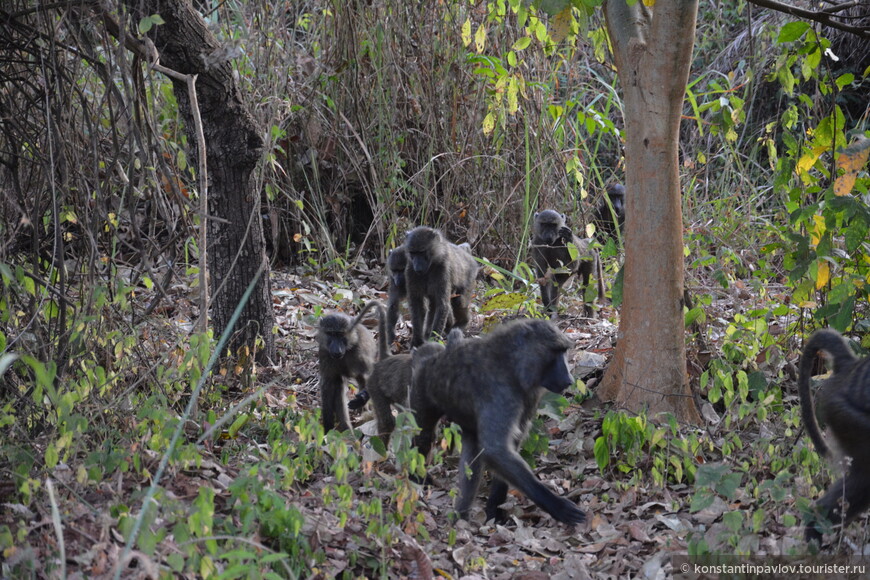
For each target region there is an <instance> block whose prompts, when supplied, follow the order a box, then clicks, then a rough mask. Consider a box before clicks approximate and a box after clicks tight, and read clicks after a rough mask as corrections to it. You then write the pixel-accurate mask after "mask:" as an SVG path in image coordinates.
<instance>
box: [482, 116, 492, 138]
mask: <svg viewBox="0 0 870 580" xmlns="http://www.w3.org/2000/svg"><path fill="white" fill-rule="evenodd" d="M493 129H495V113H494V112H492V111H490V112H489V113H487V115H486V117H484V118H483V132H484V134H486V135H489V134H490V133H492V130H493Z"/></svg>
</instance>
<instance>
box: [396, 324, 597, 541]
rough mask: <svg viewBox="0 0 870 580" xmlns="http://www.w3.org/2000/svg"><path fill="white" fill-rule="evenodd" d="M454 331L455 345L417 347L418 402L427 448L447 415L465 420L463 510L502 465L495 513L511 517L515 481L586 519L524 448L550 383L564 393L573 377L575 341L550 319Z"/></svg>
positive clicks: (567, 517)
mask: <svg viewBox="0 0 870 580" xmlns="http://www.w3.org/2000/svg"><path fill="white" fill-rule="evenodd" d="M454 333H459V331H458V330H457V331H453V332H451V334H450V336H449V337H448V341H447V347H444V346H442V345H439V344H435V343H426V344H425V345H423V346H421V347H420V348H418V349H417V350H415V351H414V352H413V354H412V355H411V357H412V358H411V367H412V371H411V374H412V379H411V385H412V386H411V408H412V409H413V411H414V414H415V417H416V420H417V424H418V425H419V427H420V434H419V435H418V436H417V438H416V440H415V444H416V446H417V447H418V449H419V450H420V452H421V453H422V454H423V455H424V456H426V455H428V453H429V450H430V448H431V447H432V443H433V439H434V436H435V427H436V425H437V424H438V421H439V420H440V418H441V417H442V416H446V417H447V418H448V419H449V420H451V421H453V422H454V423H457V424H458V425H459V426H460V427H461V428H462V456H461V458H460V463H459V495H458V497H457V501H456V511H457V512H458V513H459V516H460V517H462V518H467V517H468V513H469V510H470V508H471V503H472V502H473V501H474V496H475V494H476V493H477V489H478V486H479V485H480V478H481V475H482V473H483V469H484V468H488V469H489V470H491V472H493V473H494V477H493V481H492V484H491V488H490V495H489V499H488V501H487V504H486V517H487V519H493V518H494V519H496V520H497V521H503V520H504V518H505V516H504V514H503V513H502V510H501V509H500V507H499V506H500V505H501V504H502V503H504V500H505V499H506V497H507V492H508V486H509V485H512V486H514V487H515V488H517V489H519V490H520V491H522V492H523V493H524V494H525V495H526V496H527V497H528V498H529V499H531V500H532V501H534V502H535V503H536V504H537V505H538V506H540V507H541V508H542V509H544V510H545V511H546V512H547V513H549V514H550V515H551V516H553V517H554V518H556V519H557V520H559V521H560V522H564V523H567V524H578V523H581V522H583V521H584V520H585V517H586V516H585V514H584V513H583V511H582V510H581V509H579V508H578V507H577V506H576V505H574V503H573V502H571V501H569V500H568V499H565V498H563V497H559V496H557V495H556V494H554V493H553V492H552V491H550V490H549V489H548V488H547V487H546V486H545V485H544V484H543V483H541V482H540V481H539V480H538V478H537V477H535V475H534V473H532V471H531V470H530V469H529V466H528V465H527V464H526V462H525V461H524V460H523V458H522V457H521V456H520V454H519V452H518V451H517V449H518V447H519V445H520V443H522V441H523V439H524V438H525V436H526V434H527V430H528V427H529V424H530V422H531V419H532V418H533V416H534V415H535V413H536V412H537V409H538V403H539V401H540V399H541V396H542V395H543V393H544V391H545V390H549V391H552V392H555V393H561V392H562V391H564V390H565V389H566V388H568V387H569V386H570V385H571V384H572V383H573V379H572V377H571V374H570V372H569V371H568V365H567V362H566V359H565V353H566V352H567V351H568V349H569V348H570V347H571V344H572V343H571V341H570V340H569V339H568V338H567V337H566V336H565V335H564V334H563V333H562V332H561V331H560V330H559V329H558V328H557V327H556V325H555V324H553V323H552V322H550V321H549V320H540V319H536V320H533V319H526V320H515V321H512V322H508V323H505V324H503V325H500V326H499V327H497V328H496V329H494V330H493V331H492V332H490V333H489V334H487V335H484V336H483V337H482V338H479V339H469V340H464V339H463V338H462V335H461V333H459V334H454Z"/></svg>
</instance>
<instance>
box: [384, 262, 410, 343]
mask: <svg viewBox="0 0 870 580" xmlns="http://www.w3.org/2000/svg"><path fill="white" fill-rule="evenodd" d="M407 263H408V256H407V254H406V253H405V246H399V247H398V248H394V249H392V250H390V255H389V256H387V273H388V274H389V276H390V288H389V290H388V293H387V344H393V342H395V340H396V322H398V320H399V306H400V305H401V303H402V301H403V300H405V298H407V297H408V288H407V286H406V285H405V267H406V265H407Z"/></svg>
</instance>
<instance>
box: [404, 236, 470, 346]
mask: <svg viewBox="0 0 870 580" xmlns="http://www.w3.org/2000/svg"><path fill="white" fill-rule="evenodd" d="M404 245H405V252H406V254H407V258H408V264H407V266H406V267H405V284H406V286H407V289H408V306H409V308H410V310H411V324H412V325H413V326H414V334H413V338H412V340H411V345H412V346H419V345H421V344H423V342H425V341H426V340H428V339H429V337H430V336H432V334H433V333H434V334H439V335H443V334H444V332H445V329H446V328H447V326H448V325H450V326H455V327H459V328H464V327H465V325H466V324H468V320H469V314H468V310H469V307H470V305H471V294H472V292H473V291H474V281H475V279H476V277H477V261H476V260H475V259H474V257H473V256H472V255H471V253H470V252H468V251H465V250H463V249H462V248H460V247H459V246H456V245H455V244H451V243H450V242H448V241H447V240H445V239H444V236H443V234H442V233H441V232H440V231H438V230H434V229H432V228H429V227H426V226H419V227H416V228H414V229H413V230H411V231H410V232H408V236H407V237H406V238H405V244H404ZM451 316H452V322H451Z"/></svg>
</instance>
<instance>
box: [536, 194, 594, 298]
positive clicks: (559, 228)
mask: <svg viewBox="0 0 870 580" xmlns="http://www.w3.org/2000/svg"><path fill="white" fill-rule="evenodd" d="M569 243H571V244H573V245H574V246H575V247H576V248H577V259H576V260H571V252H570V250H569V248H568V245H567V244H569ZM590 243H591V239H588V240H581V239H580V238H578V237H577V236H575V235H574V233H573V232H572V231H571V229H570V228H568V226H566V225H565V216H564V215H562V214H560V213H559V212H557V211H554V210H552V209H545V210H544V211H541V212H538V213H536V214H535V221H534V224H533V226H532V263H533V264H534V265H535V270H536V272H537V274H538V276H539V277H540V278H542V279H543V280H542V281H541V302H543V304H544V308H545V309H546V310H549V311H551V312H555V311H556V310H557V309H558V307H559V292H560V290H561V288H562V286H563V285H564V284H565V282H567V281H568V278H570V277H571V274H574V273H576V274H577V275H578V276H579V277H580V278H581V279H582V282H583V288H582V292H583V302H584V308H585V310H586V314H587V315H588V314H589V313H590V312H591V308H590V307H589V306H588V305H586V288H587V287H588V286H589V276H590V275H591V274H592V272H593V271H596V272H597V274H596V278H597V280H598V299H599V300H604V281H603V280H602V279H601V271H600V269H599V268H598V252H597V251H595V250H594V249H593V248H591V247H590Z"/></svg>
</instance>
